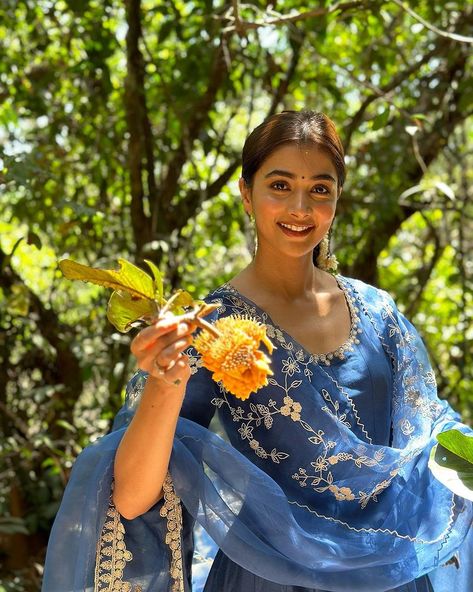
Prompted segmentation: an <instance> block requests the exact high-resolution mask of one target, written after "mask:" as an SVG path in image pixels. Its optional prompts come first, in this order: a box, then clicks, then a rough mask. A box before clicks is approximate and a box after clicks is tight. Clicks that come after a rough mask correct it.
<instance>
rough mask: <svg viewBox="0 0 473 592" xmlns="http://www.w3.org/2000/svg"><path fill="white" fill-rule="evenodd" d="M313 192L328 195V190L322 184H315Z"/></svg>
mask: <svg viewBox="0 0 473 592" xmlns="http://www.w3.org/2000/svg"><path fill="white" fill-rule="evenodd" d="M312 191H313V192H314V193H318V194H319V195H328V194H329V193H330V191H329V190H328V189H327V187H325V186H324V185H316V186H315V187H314V188H313V190H312Z"/></svg>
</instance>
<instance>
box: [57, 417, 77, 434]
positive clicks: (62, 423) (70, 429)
mask: <svg viewBox="0 0 473 592" xmlns="http://www.w3.org/2000/svg"><path fill="white" fill-rule="evenodd" d="M56 425H58V426H61V427H62V428H64V429H65V430H67V431H68V432H77V428H76V427H75V426H73V425H72V424H71V423H69V422H68V421H66V420H65V419H58V420H57V421H56Z"/></svg>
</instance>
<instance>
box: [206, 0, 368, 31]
mask: <svg viewBox="0 0 473 592" xmlns="http://www.w3.org/2000/svg"><path fill="white" fill-rule="evenodd" d="M235 4H236V5H237V8H238V3H237V2H234V3H233V6H234V9H233V11H232V13H233V16H229V15H225V16H223V17H216V18H218V19H225V20H230V21H231V24H230V25H227V26H226V27H225V28H224V29H223V32H224V33H231V32H234V31H236V32H240V33H241V32H245V31H248V30H255V29H260V28H261V27H272V26H277V25H287V24H290V23H296V22H298V21H302V20H307V19H310V18H317V17H321V16H326V15H329V14H333V13H334V12H340V13H342V12H346V11H348V10H352V9H353V8H361V7H364V6H366V4H367V2H366V0H353V2H337V3H335V4H334V5H333V6H329V7H328V8H314V9H313V10H307V11H305V12H298V13H296V14H289V15H282V14H281V15H279V16H277V17H276V18H273V19H266V20H263V21H262V22H259V23H256V22H251V21H243V20H241V18H240V16H239V13H238V10H235ZM232 21H233V22H232Z"/></svg>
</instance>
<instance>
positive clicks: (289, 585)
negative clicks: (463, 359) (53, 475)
mask: <svg viewBox="0 0 473 592" xmlns="http://www.w3.org/2000/svg"><path fill="white" fill-rule="evenodd" d="M242 161H243V163H242V177H241V179H240V185H239V187H240V192H241V196H242V200H243V206H244V208H245V211H246V212H247V214H248V215H250V216H251V217H252V218H254V221H255V226H256V233H257V239H258V243H257V249H256V252H255V256H254V259H253V261H252V262H251V263H250V265H249V266H248V267H247V268H246V269H244V270H243V271H242V272H241V273H240V274H239V275H237V276H236V277H235V278H233V279H232V280H231V282H230V283H229V284H226V285H224V286H222V287H220V288H218V289H217V290H215V292H213V293H212V294H210V295H209V297H208V299H207V300H208V301H210V302H213V301H216V302H218V303H219V304H220V306H219V308H218V309H217V310H216V311H215V313H213V320H215V319H217V318H218V317H221V316H226V315H229V314H234V313H238V314H244V315H249V316H251V317H252V318H255V319H256V320H259V321H260V322H262V323H264V324H266V327H267V331H268V335H269V336H270V337H271V338H272V340H273V342H274V344H275V346H276V347H277V349H276V350H275V352H274V353H273V355H272V370H273V372H274V375H273V377H272V378H271V379H270V380H269V384H268V386H266V387H264V388H263V389H261V390H260V391H258V392H257V393H256V394H254V395H252V396H251V397H250V398H249V399H248V400H246V401H239V400H237V399H236V398H235V397H234V396H233V395H231V394H230V393H228V392H226V391H225V389H224V388H223V387H222V386H221V385H218V384H215V383H214V382H212V380H211V378H210V374H209V372H208V371H207V370H205V369H204V368H202V367H201V364H200V360H199V356H198V355H197V354H196V352H195V351H194V350H192V349H191V348H190V349H189V346H190V343H191V333H192V330H193V329H194V327H192V326H190V325H189V324H188V323H184V322H180V321H179V319H178V318H173V317H166V318H163V319H161V320H160V321H159V322H158V323H156V325H154V326H151V327H147V328H146V329H143V330H142V331H141V332H140V333H139V334H138V335H137V336H136V337H135V339H134V340H133V343H132V352H133V354H134V355H135V356H136V358H137V363H138V367H139V368H140V370H141V371H140V372H139V373H138V374H137V375H136V376H135V377H134V379H133V380H132V381H131V383H130V385H129V387H128V393H127V402H126V405H125V407H124V408H123V409H122V411H121V412H120V413H119V414H118V416H117V418H116V421H115V424H114V431H113V432H112V433H111V434H109V435H108V436H106V437H105V438H103V439H102V440H101V441H100V442H99V443H98V444H96V445H94V446H91V447H89V448H88V449H86V450H85V451H84V452H83V453H82V455H81V457H80V459H79V460H78V461H77V463H76V466H75V469H74V472H73V476H72V478H71V483H70V484H69V486H68V490H67V493H66V496H65V499H64V501H63V504H62V507H61V511H60V514H59V516H58V519H57V520H56V523H55V526H54V529H53V534H52V538H51V543H50V546H49V550H48V559H47V565H46V573H45V578H44V584H43V590H44V591H46V592H55V591H56V590H57V591H59V590H61V592H64V590H89V589H94V590H112V589H113V590H132V589H133V590H143V591H144V590H149V591H154V590H156V591H158V590H159V591H161V590H178V591H184V590H190V579H191V575H190V565H191V561H192V527H193V524H194V520H195V519H197V520H198V522H199V523H200V524H202V525H203V526H204V527H205V529H206V530H207V531H208V532H209V533H210V535H211V536H212V538H213V539H214V540H215V542H216V543H217V545H218V547H219V549H220V551H219V553H218V554H217V557H216V559H215V561H214V565H213V567H212V570H211V572H210V575H209V577H208V580H207V583H206V586H205V591H206V592H227V591H237V590H238V591H240V590H241V591H244V592H256V591H258V592H260V591H261V592H283V591H285V592H296V591H299V592H309V591H315V590H333V591H341V590H350V591H351V592H356V591H360V592H362V591H364V592H368V591H369V592H375V591H381V590H393V589H395V590H396V591H397V592H415V591H417V592H426V591H429V590H432V582H433V584H434V586H435V592H446V590H447V589H448V590H450V589H452V588H451V587H450V585H451V584H452V582H453V581H454V578H456V580H457V583H456V584H455V586H456V591H457V592H460V591H461V592H466V590H468V588H467V587H466V586H467V585H469V584H468V578H469V574H470V570H471V563H470V564H469V563H468V562H463V564H462V566H461V567H460V569H459V570H457V569H456V568H455V567H454V566H450V567H439V566H441V565H442V564H443V563H445V562H446V560H448V559H449V558H450V557H451V556H452V555H453V554H454V553H455V552H456V551H457V550H458V549H461V550H465V549H466V546H465V542H464V540H465V539H466V538H467V537H468V536H469V539H471V538H472V537H471V534H470V535H468V533H469V532H470V533H471V528H470V526H471V522H472V516H473V512H472V507H471V504H470V503H469V502H466V500H464V499H462V498H458V497H456V496H453V495H452V494H451V493H450V492H449V491H448V490H446V489H445V488H444V487H443V486H441V485H440V484H439V483H438V482H436V481H435V479H434V478H433V477H432V475H431V473H430V472H429V470H428V468H427V460H428V457H429V451H430V449H431V447H432V445H433V444H434V442H435V435H436V434H437V433H438V432H439V431H443V430H446V429H449V428H451V427H456V428H458V429H462V430H463V431H468V429H467V428H466V426H463V425H462V424H460V423H459V422H458V417H457V415H456V414H455V413H454V412H453V411H452V410H451V408H450V407H449V406H448V404H447V403H446V402H444V401H440V400H439V399H438V398H437V396H436V392H435V380H434V378H433V374H432V371H431V369H430V366H429V363H428V359H427V356H426V353H425V349H424V347H423V345H422V343H421V341H420V339H419V337H418V335H417V333H416V332H415V330H414V329H413V327H412V326H411V325H410V324H409V322H408V321H407V320H406V319H404V318H403V317H402V315H401V314H400V313H399V312H398V311H397V309H396V307H395V305H394V304H393V302H392V300H391V299H390V298H389V296H388V295H387V294H386V293H384V292H382V291H380V290H377V289H375V288H372V287H370V286H367V285H365V284H363V283H361V282H358V281H356V280H350V279H348V278H343V277H340V276H333V275H331V274H330V273H327V271H326V269H327V268H330V267H332V266H333V264H334V260H333V257H332V256H331V255H330V253H329V249H328V236H329V232H330V228H331V225H332V222H333V219H334V216H335V210H336V205H337V201H338V199H339V197H340V194H341V191H342V188H343V183H344V180H345V167H344V156H343V149H342V145H341V142H340V140H339V138H338V136H337V133H336V131H335V128H334V126H333V123H332V122H331V121H330V120H329V119H328V118H327V117H326V116H325V115H323V114H321V113H314V112H309V111H308V112H301V113H296V112H283V113H280V114H278V115H275V116H273V117H271V118H269V119H268V120H266V121H265V122H264V123H263V124H261V125H260V126H259V127H257V128H256V129H255V130H254V131H253V132H252V134H251V135H250V136H249V138H248V139H247V141H246V143H245V146H244V149H243V155H242ZM314 263H315V265H314ZM216 409H218V413H219V417H220V421H221V423H222V425H223V427H224V429H225V432H226V435H227V437H228V440H229V442H224V441H223V440H222V439H220V438H218V437H217V436H215V435H213V434H212V433H211V432H210V431H209V430H208V429H207V428H208V426H209V424H210V421H211V419H212V416H213V414H214V411H215V410H216ZM168 471H169V472H168ZM112 487H113V493H111V491H112ZM163 494H164V499H163ZM176 494H177V496H179V497H177V496H176ZM110 497H112V500H113V503H110V505H109V502H110V499H109V498H110ZM84 498H85V499H84ZM179 498H180V499H181V500H182V504H181V503H180V502H179ZM181 508H182V514H181ZM433 508H434V510H435V512H434V514H432V509H433ZM117 510H118V512H117ZM106 512H107V519H106V520H105V524H104V517H105V513H106ZM120 515H121V517H122V518H121V519H120ZM123 531H124V532H123ZM124 533H126V534H124ZM469 539H468V540H469ZM97 541H98V543H99V544H98V547H97V554H95V545H96V543H97ZM462 543H463V544H462ZM64 548H66V549H68V552H66V553H64ZM437 567H439V569H438V570H437V571H436V572H434V571H433V570H435V568H437ZM442 570H444V571H443V572H442ZM445 570H446V571H445ZM429 572H430V573H431V578H430V579H431V580H432V582H431V581H430V580H429V576H427V575H425V574H427V573H429ZM460 572H461V573H460ZM445 573H448V579H449V582H450V584H449V587H448V588H446V587H445V585H444V583H443V582H442V581H441V580H442V578H444V577H445ZM439 574H440V575H439ZM94 582H95V583H94ZM462 582H463V585H464V587H463V589H462V588H461V586H462ZM437 584H438V585H437ZM107 586H108V587H107Z"/></svg>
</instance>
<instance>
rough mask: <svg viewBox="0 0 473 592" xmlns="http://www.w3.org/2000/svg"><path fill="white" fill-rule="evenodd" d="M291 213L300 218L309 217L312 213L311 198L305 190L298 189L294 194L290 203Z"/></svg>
mask: <svg viewBox="0 0 473 592" xmlns="http://www.w3.org/2000/svg"><path fill="white" fill-rule="evenodd" d="M289 211H290V212H291V213H292V214H294V215H298V216H307V214H310V213H311V211H312V205H311V201H310V196H308V195H307V192H306V191H304V190H303V189H297V190H294V191H293V192H292V195H291V198H290V201H289Z"/></svg>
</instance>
